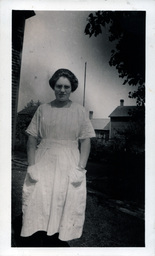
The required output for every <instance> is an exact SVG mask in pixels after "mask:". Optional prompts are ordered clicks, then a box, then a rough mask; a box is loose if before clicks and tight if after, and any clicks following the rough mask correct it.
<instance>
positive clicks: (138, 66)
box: [85, 11, 145, 105]
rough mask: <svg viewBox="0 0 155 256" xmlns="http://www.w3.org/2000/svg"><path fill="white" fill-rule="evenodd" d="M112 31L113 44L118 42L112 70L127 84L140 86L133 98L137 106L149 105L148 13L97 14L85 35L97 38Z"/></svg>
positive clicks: (110, 35) (110, 62)
mask: <svg viewBox="0 0 155 256" xmlns="http://www.w3.org/2000/svg"><path fill="white" fill-rule="evenodd" d="M105 26H106V27H107V28H108V29H109V41H111V42H112V41H115V42H116V46H115V49H113V50H112V51H111V58H110V60H109V64H110V66H115V67H116V69H117V70H118V73H119V77H121V78H123V79H124V82H123V84H128V85H130V86H131V85H132V86H136V90H135V91H134V92H130V93H129V97H130V98H135V99H136V100H137V105H144V102H145V12H144V11H97V12H95V14H93V13H90V15H89V16H88V23H87V25H86V27H85V34H86V35H89V37H91V36H92V35H94V36H95V37H96V36H98V35H99V34H101V33H102V27H105Z"/></svg>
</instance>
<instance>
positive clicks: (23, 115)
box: [15, 100, 41, 151]
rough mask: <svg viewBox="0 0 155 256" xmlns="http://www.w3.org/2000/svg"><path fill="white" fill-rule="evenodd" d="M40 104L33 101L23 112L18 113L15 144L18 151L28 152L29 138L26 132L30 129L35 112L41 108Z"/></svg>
mask: <svg viewBox="0 0 155 256" xmlns="http://www.w3.org/2000/svg"><path fill="white" fill-rule="evenodd" d="M40 104H41V102H40V101H39V100H38V101H37V102H35V101H33V100H31V101H30V102H28V103H27V105H26V106H25V107H24V108H23V110H21V111H20V112H19V113H18V116H17V126H16V142H15V147H16V148H17V149H20V150H23V151H26V141H27V136H26V133H25V130H26V128H27V127H28V125H29V123H30V121H31V119H32V117H33V115H34V113H35V111H36V110H37V108H38V106H40Z"/></svg>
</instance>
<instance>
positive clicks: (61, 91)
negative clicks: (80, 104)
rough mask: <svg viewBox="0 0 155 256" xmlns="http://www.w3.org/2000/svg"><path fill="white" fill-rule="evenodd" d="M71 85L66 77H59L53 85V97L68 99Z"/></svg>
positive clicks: (60, 99)
mask: <svg viewBox="0 0 155 256" xmlns="http://www.w3.org/2000/svg"><path fill="white" fill-rule="evenodd" d="M71 90H72V87H71V83H70V81H69V80H68V78H66V77H63V76H62V77H60V78H59V79H58V80H57V82H56V84H55V86H54V91H55V97H56V99H57V100H58V101H67V100H69V97H70V93H71Z"/></svg>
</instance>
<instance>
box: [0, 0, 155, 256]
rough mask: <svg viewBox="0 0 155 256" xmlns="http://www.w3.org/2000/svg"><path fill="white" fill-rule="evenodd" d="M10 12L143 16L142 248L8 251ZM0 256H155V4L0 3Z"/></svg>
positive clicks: (148, 0) (137, 0)
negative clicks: (140, 13) (108, 12)
mask: <svg viewBox="0 0 155 256" xmlns="http://www.w3.org/2000/svg"><path fill="white" fill-rule="evenodd" d="M12 10H33V11H38V10H41V11H46V10H48V11H50V10H51V11H52V10H63V11H65V10H81V11H82V10H86V11H93V10H120V11H121V10H122V11H123V10H130V11H139V10H142V11H146V174H145V180H146V194H145V207H146V216H145V217H146V226H145V234H146V237H145V241H146V246H145V248H143V247H142V248H114V247H113V248H101V247H100V248H97V247H95V248H79V247H78V248H69V249H65V248H62V249H61V248H59V249H49V248H48V249H46V248H37V249H35V248H33V249H29V248H20V249H19V248H12V247H11V93H12V91H11V14H12ZM0 56H1V61H0V74H1V76H0V129H1V132H0V205H1V210H0V255H2V256H5V255H6V256H10V255H16V256H17V255H24V256H29V255H37V256H39V255H45V256H46V255H50V256H52V255H54V256H57V255H62V254H63V255H64V256H65V255H75V256H76V255H77V256H80V255H81V256H82V255H83V256H86V255H89V256H90V255H93V256H94V255H102V256H104V255H105V256H112V255H118V256H121V255H123V256H125V255H135V256H137V255H141V256H143V255H145V256H154V255H155V189H154V187H155V186H154V183H155V181H154V178H155V174H154V167H155V157H154V148H155V147H154V146H155V135H154V134H155V132H154V131H155V106H154V104H155V76H154V67H155V57H154V56H155V1H154V0H131V1H130V0H128V1H125V0H117V1H116V0H100V1H99V0H96V1H93V0H79V1H78V0H74V1H66V0H65V1H63V0H61V1H60V0H59V1H54V0H45V1H43V0H42V1H41V0H31V1H29V0H24V1H22V0H1V1H0Z"/></svg>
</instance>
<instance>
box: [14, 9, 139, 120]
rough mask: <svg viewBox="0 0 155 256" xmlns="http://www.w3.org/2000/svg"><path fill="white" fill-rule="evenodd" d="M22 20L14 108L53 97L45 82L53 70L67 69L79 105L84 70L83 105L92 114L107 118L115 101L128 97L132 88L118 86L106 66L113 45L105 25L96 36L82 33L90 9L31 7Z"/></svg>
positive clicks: (113, 72)
mask: <svg viewBox="0 0 155 256" xmlns="http://www.w3.org/2000/svg"><path fill="white" fill-rule="evenodd" d="M35 13H36V15H35V16H34V17H31V18H29V19H27V20H26V26H25V36H24V44H23V55H22V66H21V80H20V92H19V104H18V111H19V110H21V109H22V108H23V107H24V106H25V105H26V104H27V103H28V102H29V101H30V100H31V99H33V100H34V101H37V100H40V101H41V102H42V103H44V102H49V101H51V100H52V99H54V93H53V91H52V90H51V88H50V87H49V83H48V80H49V78H50V77H51V76H52V74H53V73H54V72H55V71H56V70H57V69H59V68H68V69H70V70H71V71H72V72H74V73H75V75H76V76H77V78H78V80H79V88H78V89H77V91H76V92H74V93H73V94H72V95H71V99H72V100H73V101H76V102H78V103H80V104H82V103H83V88H84V69H85V62H87V69H86V98H85V107H86V109H87V110H92V111H93V112H94V117H99V118H107V117H108V116H109V114H110V113H111V112H112V111H113V109H114V108H115V107H117V106H118V105H119V102H120V99H124V100H125V105H135V100H131V99H129V98H128V92H129V91H130V90H131V89H132V88H131V87H130V86H128V85H122V84H123V80H122V79H120V78H119V77H118V73H117V71H116V69H115V67H110V66H109V59H110V55H111V50H112V48H113V47H114V43H111V42H109V40H108V28H103V33H102V34H101V35H99V36H98V37H94V36H92V37H91V38H89V36H87V35H85V34H84V29H85V26H86V24H87V17H88V15H89V14H90V11H89V12H88V11H36V12H35Z"/></svg>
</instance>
